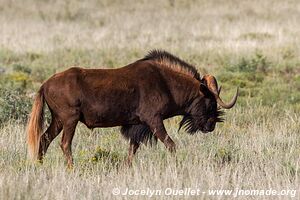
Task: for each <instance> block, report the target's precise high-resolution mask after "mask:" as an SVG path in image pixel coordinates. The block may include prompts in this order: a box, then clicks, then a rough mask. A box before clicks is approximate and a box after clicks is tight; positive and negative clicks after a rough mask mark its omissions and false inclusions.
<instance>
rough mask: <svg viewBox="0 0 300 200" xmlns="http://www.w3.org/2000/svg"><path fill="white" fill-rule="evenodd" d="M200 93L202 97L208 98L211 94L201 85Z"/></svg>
mask: <svg viewBox="0 0 300 200" xmlns="http://www.w3.org/2000/svg"><path fill="white" fill-rule="evenodd" d="M200 92H201V93H203V94H204V96H209V95H211V92H210V91H209V89H208V88H207V86H206V85H205V84H203V83H201V84H200Z"/></svg>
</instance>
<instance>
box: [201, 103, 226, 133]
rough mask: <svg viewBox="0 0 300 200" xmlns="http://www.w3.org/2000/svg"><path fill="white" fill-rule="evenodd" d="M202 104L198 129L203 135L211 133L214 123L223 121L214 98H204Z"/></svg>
mask: <svg viewBox="0 0 300 200" xmlns="http://www.w3.org/2000/svg"><path fill="white" fill-rule="evenodd" d="M203 104H204V106H203V107H204V108H203V112H202V115H201V116H202V117H201V118H202V119H201V120H200V124H199V129H200V130H201V132H203V133H207V132H212V131H213V130H214V129H215V127H216V123H217V122H222V121H223V120H222V118H221V115H222V114H223V112H222V111H220V109H218V106H217V102H216V100H215V99H214V98H205V99H204V103H203Z"/></svg>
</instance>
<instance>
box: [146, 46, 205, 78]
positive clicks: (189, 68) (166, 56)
mask: <svg viewBox="0 0 300 200" xmlns="http://www.w3.org/2000/svg"><path fill="white" fill-rule="evenodd" d="M141 60H142V61H143V60H153V61H156V62H158V63H159V64H161V65H163V66H166V67H169V68H171V69H173V70H175V71H177V72H181V73H184V74H186V75H189V76H191V77H193V78H195V79H197V80H199V81H201V79H200V74H199V73H198V71H197V69H196V68H195V67H194V66H193V65H191V64H189V63H187V62H185V61H183V60H181V59H180V58H178V57H176V56H174V55H172V54H170V53H169V52H167V51H163V50H157V49H155V50H152V51H150V52H149V53H148V54H147V55H146V56H145V57H144V58H143V59H141Z"/></svg>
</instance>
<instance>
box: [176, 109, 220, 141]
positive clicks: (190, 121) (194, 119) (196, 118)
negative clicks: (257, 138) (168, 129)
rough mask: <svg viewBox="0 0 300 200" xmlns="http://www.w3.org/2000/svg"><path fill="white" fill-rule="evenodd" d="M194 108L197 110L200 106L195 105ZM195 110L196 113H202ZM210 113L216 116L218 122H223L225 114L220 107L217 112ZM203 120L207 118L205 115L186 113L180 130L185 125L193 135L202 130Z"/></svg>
mask: <svg viewBox="0 0 300 200" xmlns="http://www.w3.org/2000/svg"><path fill="white" fill-rule="evenodd" d="M192 109H195V110H197V109H198V107H194V108H192ZM195 112H196V113H201V112H199V111H195ZM209 115H214V116H216V121H217V122H223V118H222V116H223V115H224V112H223V111H221V110H220V108H218V109H217V111H216V112H215V113H210V114H209ZM203 120H205V116H203V115H193V116H192V115H189V114H186V115H184V116H183V118H182V120H181V121H180V123H179V128H178V132H179V131H180V129H181V128H182V127H183V128H184V129H185V131H186V132H188V133H189V134H191V135H193V134H195V133H196V132H197V131H199V130H200V127H199V124H200V122H201V121H203Z"/></svg>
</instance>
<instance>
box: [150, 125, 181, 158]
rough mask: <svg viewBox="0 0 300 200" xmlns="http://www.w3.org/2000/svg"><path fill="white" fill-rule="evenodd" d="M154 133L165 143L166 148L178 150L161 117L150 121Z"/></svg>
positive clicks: (173, 150)
mask: <svg viewBox="0 0 300 200" xmlns="http://www.w3.org/2000/svg"><path fill="white" fill-rule="evenodd" d="M148 125H149V127H150V129H151V131H152V133H153V134H154V135H155V136H156V137H157V138H158V139H159V140H160V141H161V142H163V143H164V145H165V146H166V148H167V149H168V150H169V151H170V152H172V153H175V151H176V145H175V143H174V142H173V140H172V139H171V137H170V136H169V135H168V133H167V131H166V129H165V126H164V123H163V121H162V120H161V119H156V120H153V121H151V122H150V123H148Z"/></svg>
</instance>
